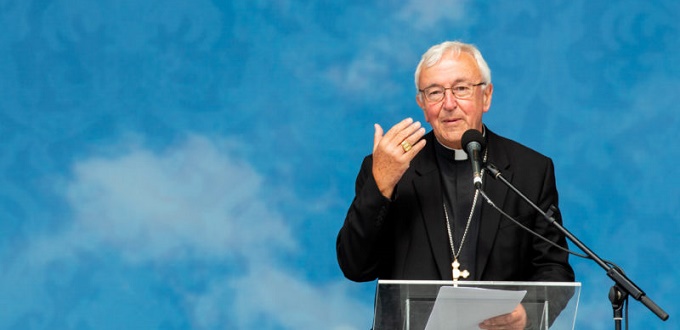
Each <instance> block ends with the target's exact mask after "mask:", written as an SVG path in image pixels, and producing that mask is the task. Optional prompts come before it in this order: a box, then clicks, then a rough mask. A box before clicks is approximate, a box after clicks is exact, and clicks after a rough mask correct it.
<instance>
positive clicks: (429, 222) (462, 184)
mask: <svg viewBox="0 0 680 330" xmlns="http://www.w3.org/2000/svg"><path fill="white" fill-rule="evenodd" d="M415 82H416V89H417V94H416V102H417V103H418V105H419V106H420V108H421V109H422V110H423V112H424V115H425V120H426V121H427V122H428V123H429V124H430V126H432V131H431V132H429V133H427V134H426V130H425V128H423V127H422V126H421V124H420V123H419V122H417V121H413V120H412V119H410V118H407V119H404V120H403V121H401V122H400V123H398V124H396V125H394V126H393V127H392V128H390V129H389V130H388V131H387V132H384V131H383V129H382V127H380V125H377V124H376V125H375V134H374V142H373V153H372V154H371V155H369V156H367V157H366V158H365V159H364V161H363V163H362V165H361V169H360V172H359V174H358V176H357V180H356V189H355V198H354V200H353V201H352V204H351V205H350V207H349V210H348V212H347V216H346V218H345V222H344V224H343V226H342V228H341V229H340V232H339V234H338V238H337V257H338V263H339V265H340V268H341V269H342V271H343V273H344V274H345V276H346V277H347V278H349V279H351V280H354V281H372V280H375V279H377V278H378V279H403V280H450V279H452V278H453V275H452V274H453V272H452V270H453V269H452V265H454V267H455V268H456V270H459V271H465V273H467V274H469V277H468V279H469V280H479V281H573V280H574V272H573V270H572V268H571V266H570V265H569V261H568V254H567V253H565V252H564V251H562V250H560V249H558V248H556V247H555V246H552V245H550V244H548V243H546V242H545V241H543V240H540V239H538V238H536V237H534V236H532V235H531V234H529V233H527V232H526V231H525V230H523V229H521V228H520V227H519V226H517V225H515V224H514V223H512V222H510V221H508V220H507V219H504V218H502V216H501V214H499V212H497V211H496V210H494V209H493V208H492V207H491V206H490V205H488V204H487V203H485V202H484V201H483V198H481V197H480V196H479V195H480V194H479V192H478V191H477V190H476V189H475V187H474V185H473V182H472V177H473V175H472V165H471V163H470V161H468V160H467V154H466V153H465V152H464V151H463V150H462V148H463V146H462V145H461V137H462V135H463V133H464V132H466V131H467V130H469V129H475V130H478V131H479V132H483V136H484V139H485V140H486V147H485V148H484V150H482V152H481V155H482V157H483V160H484V161H486V162H489V163H492V164H494V165H495V166H496V167H498V168H499V169H500V170H501V172H502V173H503V175H504V177H506V178H507V179H508V180H509V181H511V183H512V184H513V185H515V186H516V187H517V188H518V189H519V190H520V191H522V192H523V193H524V194H525V195H526V196H527V197H529V198H530V199H531V200H533V201H535V202H536V203H537V204H538V205H539V206H540V207H541V208H542V209H544V210H547V209H548V208H549V207H550V206H551V205H554V206H557V201H558V195H557V188H556V185H555V175H554V168H553V163H552V160H551V159H549V158H547V157H546V156H543V155H541V154H539V153H538V152H536V151H533V150H531V149H529V148H527V147H525V146H523V145H520V144H519V143H517V142H514V141H511V140H509V139H506V138H503V137H501V136H499V135H497V134H495V133H493V132H492V131H491V130H489V129H488V128H487V127H486V126H485V125H484V124H483V122H482V116H483V115H484V113H486V112H487V111H489V108H490V106H491V98H492V95H493V84H492V83H491V71H490V69H489V67H488V65H487V64H486V61H485V60H484V58H483V57H482V55H481V53H480V52H479V50H478V49H477V48H476V47H474V46H473V45H470V44H464V43H460V42H444V43H442V44H439V45H435V46H433V47H432V48H430V49H429V50H428V51H427V52H426V53H425V54H424V55H423V57H422V59H421V61H420V63H419V64H418V66H417V69H416V72H415ZM482 187H483V188H482V189H483V190H484V191H485V192H486V193H487V195H488V196H489V197H490V198H491V199H492V200H493V201H495V203H496V204H497V205H498V206H499V207H500V208H502V209H503V210H505V211H506V212H507V213H509V214H511V215H513V216H515V217H516V218H517V219H518V220H519V221H520V222H522V223H523V224H524V225H525V226H527V227H529V228H531V229H532V230H533V231H535V232H537V233H539V234H541V235H542V236H544V237H546V238H548V239H549V240H551V241H553V242H554V243H556V244H557V245H560V246H563V247H566V240H565V238H564V236H563V235H562V234H561V233H560V232H559V231H558V230H557V229H555V228H554V227H553V226H551V225H550V224H549V223H548V222H547V221H545V220H544V219H542V217H541V216H540V214H538V213H537V212H535V210H533V209H532V208H531V207H530V206H529V205H527V204H526V203H525V202H524V201H522V200H521V199H520V198H519V197H518V196H516V195H515V194H513V193H512V192H509V191H508V189H507V187H505V186H504V185H503V184H502V183H501V182H498V181H495V180H489V177H488V176H486V175H485V173H482ZM555 218H556V219H557V221H558V222H560V223H561V221H562V220H561V216H560V214H559V212H556V215H555ZM458 267H460V269H458ZM526 322H527V317H526V311H525V310H524V308H523V307H522V306H521V305H519V306H517V308H516V309H515V310H514V311H513V312H512V313H510V314H506V315H502V316H498V317H495V318H492V319H489V320H486V321H484V322H483V323H482V324H480V327H481V328H483V329H500V328H505V329H508V328H510V329H523V328H524V327H525V325H526Z"/></svg>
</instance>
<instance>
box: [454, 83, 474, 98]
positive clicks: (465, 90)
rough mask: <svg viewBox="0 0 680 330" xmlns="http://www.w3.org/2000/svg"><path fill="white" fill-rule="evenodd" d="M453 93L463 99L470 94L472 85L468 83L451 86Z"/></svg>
mask: <svg viewBox="0 0 680 330" xmlns="http://www.w3.org/2000/svg"><path fill="white" fill-rule="evenodd" d="M451 91H452V92H453V95H455V96H456V97H457V98H459V99H463V98H466V97H469V96H470V95H472V86H470V85H458V86H453V88H451Z"/></svg>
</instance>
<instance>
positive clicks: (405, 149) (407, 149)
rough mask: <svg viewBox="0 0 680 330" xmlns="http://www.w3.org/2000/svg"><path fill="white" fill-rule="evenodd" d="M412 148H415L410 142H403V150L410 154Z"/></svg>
mask: <svg viewBox="0 0 680 330" xmlns="http://www.w3.org/2000/svg"><path fill="white" fill-rule="evenodd" d="M411 147H413V146H412V145H411V144H410V143H408V141H406V140H404V141H402V142H401V148H402V149H404V152H408V151H409V150H411Z"/></svg>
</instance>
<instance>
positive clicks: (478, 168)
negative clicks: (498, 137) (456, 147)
mask: <svg viewBox="0 0 680 330" xmlns="http://www.w3.org/2000/svg"><path fill="white" fill-rule="evenodd" d="M460 142H461V145H462V146H463V148H464V149H465V152H467V154H468V157H470V161H472V175H473V178H472V183H473V184H474V185H475V188H476V189H480V188H482V161H481V159H480V154H481V153H482V149H484V147H485V144H486V141H484V136H483V135H482V133H481V132H480V131H478V130H476V129H469V130H467V131H465V133H463V137H462V138H461V139H460Z"/></svg>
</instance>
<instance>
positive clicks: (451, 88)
mask: <svg viewBox="0 0 680 330" xmlns="http://www.w3.org/2000/svg"><path fill="white" fill-rule="evenodd" d="M486 84H487V82H486V81H482V82H479V83H477V84H471V83H469V84H467V85H469V86H470V88H471V89H472V92H471V93H470V95H467V96H464V97H460V96H458V95H456V92H454V91H453V89H454V88H456V87H458V86H460V85H464V84H456V85H454V86H451V87H448V88H445V87H441V88H443V89H444V93H443V94H442V98H441V100H438V101H432V100H430V99H429V98H428V97H427V94H426V93H425V90H426V89H428V88H432V87H439V86H431V87H428V88H425V89H418V92H420V93H421V94H423V98H425V100H427V101H428V102H431V103H438V102H441V101H443V100H444V99H445V98H446V91H447V90H450V91H451V95H453V97H455V98H456V99H458V100H466V99H469V98H470V97H472V96H473V95H475V90H474V87H477V86H483V85H486Z"/></svg>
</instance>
